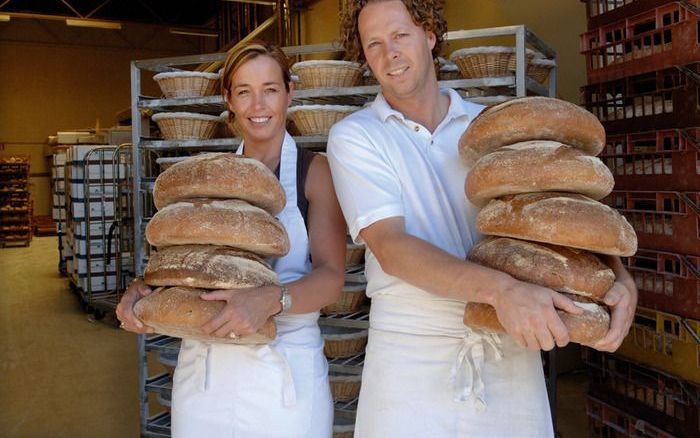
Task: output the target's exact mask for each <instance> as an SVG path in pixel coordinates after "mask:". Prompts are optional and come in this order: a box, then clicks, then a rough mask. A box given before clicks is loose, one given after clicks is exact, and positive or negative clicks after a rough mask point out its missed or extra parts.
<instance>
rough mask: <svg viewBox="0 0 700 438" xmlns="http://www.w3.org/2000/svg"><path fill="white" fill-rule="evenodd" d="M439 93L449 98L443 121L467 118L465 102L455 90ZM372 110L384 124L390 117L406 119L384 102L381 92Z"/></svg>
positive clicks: (445, 89)
mask: <svg viewBox="0 0 700 438" xmlns="http://www.w3.org/2000/svg"><path fill="white" fill-rule="evenodd" d="M440 93H442V94H445V95H447V96H448V97H449V98H450V106H449V107H448V108H447V114H445V119H444V120H451V119H457V118H460V117H467V118H469V113H468V112H467V108H466V106H465V105H464V103H465V102H464V100H463V99H462V97H461V96H460V95H459V94H458V93H457V92H456V91H455V90H453V89H451V88H443V89H441V90H440ZM372 109H374V111H376V112H377V115H378V116H379V118H380V119H381V121H382V122H386V120H387V119H388V118H389V117H391V116H395V117H396V118H398V119H399V120H405V119H406V118H405V117H404V115H403V114H402V113H400V112H399V111H397V110H395V109H394V108H392V107H391V105H389V102H387V101H386V99H385V98H384V94H383V93H381V92H379V93H378V94H377V97H376V98H375V99H374V102H372ZM441 124H442V122H441Z"/></svg>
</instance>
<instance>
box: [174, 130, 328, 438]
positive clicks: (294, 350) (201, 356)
mask: <svg viewBox="0 0 700 438" xmlns="http://www.w3.org/2000/svg"><path fill="white" fill-rule="evenodd" d="M242 151H243V145H242V144H241V146H240V147H239V149H238V151H237V153H238V154H241V153H242ZM296 162H297V149H296V143H295V142H294V140H293V139H292V137H291V136H290V135H289V134H285V138H284V143H283V144H282V155H281V159H280V163H281V164H280V182H281V184H282V186H283V187H284V190H285V193H286V196H287V203H286V205H285V207H284V210H283V211H282V212H281V213H280V214H279V215H278V219H279V220H280V221H281V222H282V224H283V225H284V227H285V228H286V230H287V234H288V235H289V241H290V248H291V249H290V251H289V253H288V254H287V255H286V256H284V257H281V258H278V259H276V260H274V261H273V262H272V267H273V269H274V270H275V272H277V274H278V276H279V279H280V281H282V282H283V283H286V282H290V281H293V280H296V279H298V278H300V277H302V276H303V275H305V274H306V273H308V272H309V271H310V270H311V262H310V260H309V240H308V234H307V231H306V227H305V226H304V219H303V217H302V215H301V212H300V211H299V208H298V207H297V181H296V180H297V175H296V169H297V163H296ZM318 316H319V312H312V313H307V314H302V315H288V316H282V317H277V318H275V322H276V323H277V338H276V339H275V340H274V341H273V342H272V343H271V344H270V345H265V346H254V347H251V346H239V345H227V344H208V343H203V342H198V341H193V340H183V341H182V346H181V347H180V355H179V358H178V364H177V368H176V369H175V375H174V377H173V400H172V436H173V437H174V438H182V437H187V438H200V437H207V438H210V437H211V438H213V437H227V438H232V437H235V438H256V437H284V438H291V437H300V438H328V437H330V436H331V435H332V428H333V402H332V399H331V394H330V388H329V385H328V362H327V361H326V358H325V357H324V355H323V339H322V338H321V334H320V330H319V327H318V323H317V320H318Z"/></svg>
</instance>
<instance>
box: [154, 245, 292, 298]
mask: <svg viewBox="0 0 700 438" xmlns="http://www.w3.org/2000/svg"><path fill="white" fill-rule="evenodd" d="M143 277H144V280H145V282H146V283H147V284H149V285H151V286H188V287H196V288H201V289H241V288H246V287H259V286H267V285H271V284H279V281H278V279H277V274H276V273H275V272H274V271H273V270H271V269H270V267H269V265H268V264H267V263H266V262H265V261H264V260H263V259H261V258H260V257H258V256H256V255H255V254H252V253H249V252H245V251H239V250H236V249H233V248H229V247H225V246H213V245H177V246H168V247H164V248H161V249H159V250H158V251H152V252H151V255H150V257H149V259H148V265H147V266H146V270H145V272H144V274H143Z"/></svg>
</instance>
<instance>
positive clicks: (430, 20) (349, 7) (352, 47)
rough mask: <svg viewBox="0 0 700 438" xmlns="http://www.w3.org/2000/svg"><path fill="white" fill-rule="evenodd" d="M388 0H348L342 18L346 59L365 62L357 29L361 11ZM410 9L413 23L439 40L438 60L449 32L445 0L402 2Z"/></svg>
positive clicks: (434, 51)
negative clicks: (370, 5)
mask: <svg viewBox="0 0 700 438" xmlns="http://www.w3.org/2000/svg"><path fill="white" fill-rule="evenodd" d="M376 1H387V0H347V3H346V6H345V12H344V13H343V14H342V16H341V36H340V42H341V44H342V45H343V47H345V58H346V59H349V60H352V61H358V62H364V61H365V60H366V59H365V54H364V52H363V51H362V42H361V41H360V33H359V30H358V28H357V21H358V18H359V16H360V11H361V10H362V8H364V7H365V6H366V5H367V4H369V3H374V2H376ZM401 1H402V2H403V4H404V6H406V9H408V13H409V14H410V15H411V18H412V19H413V22H414V23H415V24H416V25H417V26H420V27H422V28H423V30H426V31H429V32H433V33H434V34H435V36H436V38H437V40H436V42H435V47H434V48H433V59H437V56H438V54H439V53H440V49H441V48H442V43H443V36H444V35H445V32H447V21H446V20H445V16H444V12H443V3H444V0H401Z"/></svg>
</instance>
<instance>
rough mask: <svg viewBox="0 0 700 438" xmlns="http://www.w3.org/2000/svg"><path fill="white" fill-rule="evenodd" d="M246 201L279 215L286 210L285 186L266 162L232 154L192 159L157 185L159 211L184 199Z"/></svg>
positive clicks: (176, 166)
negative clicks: (233, 199) (283, 187)
mask: <svg viewBox="0 0 700 438" xmlns="http://www.w3.org/2000/svg"><path fill="white" fill-rule="evenodd" d="M192 198H214V199H231V198H235V199H242V200H244V201H247V202H249V203H251V204H253V205H255V206H258V207H260V208H262V209H263V210H265V211H267V212H268V213H270V214H272V215H275V214H277V213H279V212H280V211H282V209H283V208H284V204H285V199H286V198H285V194H284V190H283V189H282V185H281V184H280V182H279V180H278V179H277V178H276V177H275V174H274V173H272V171H270V169H268V168H267V166H265V165H264V164H263V163H261V162H260V161H258V160H253V159H251V158H245V157H243V156H241V155H236V154H230V153H211V154H202V155H197V156H194V157H190V158H188V159H186V160H183V161H180V162H177V163H175V164H173V165H172V166H170V167H168V168H167V169H166V170H164V171H163V172H162V173H161V174H160V175H158V178H156V182H155V185H154V186H153V203H154V204H155V206H156V208H157V209H159V210H160V209H161V208H163V207H165V206H166V205H170V204H173V203H175V202H178V201H182V200H184V199H192Z"/></svg>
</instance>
